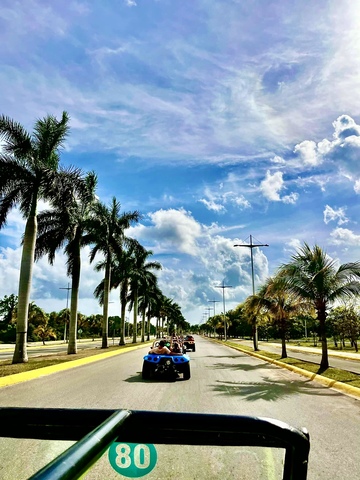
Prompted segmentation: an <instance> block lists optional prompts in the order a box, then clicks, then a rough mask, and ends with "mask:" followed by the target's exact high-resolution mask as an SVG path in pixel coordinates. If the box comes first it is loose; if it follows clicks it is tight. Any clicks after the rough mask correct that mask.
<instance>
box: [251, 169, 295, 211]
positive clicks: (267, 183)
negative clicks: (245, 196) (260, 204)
mask: <svg viewBox="0 0 360 480" xmlns="http://www.w3.org/2000/svg"><path fill="white" fill-rule="evenodd" d="M284 188H285V185H284V179H283V174H282V172H275V173H273V174H271V172H270V171H269V170H268V171H267V172H266V177H265V179H264V180H263V181H262V182H261V183H260V190H261V192H262V194H263V195H264V197H265V198H267V199H268V200H271V201H272V202H283V203H292V204H294V203H296V201H297V199H298V197H299V195H298V194H297V193H290V194H289V195H285V196H283V197H281V196H280V192H281V190H283V189H284Z"/></svg>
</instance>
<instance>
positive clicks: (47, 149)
mask: <svg viewBox="0 0 360 480" xmlns="http://www.w3.org/2000/svg"><path fill="white" fill-rule="evenodd" d="M68 122H69V117H68V114H67V113H66V112H63V114H62V118H61V120H60V121H58V120H57V119H56V118H55V117H53V116H51V115H48V116H47V117H45V118H44V119H39V120H37V121H36V123H35V126H34V131H33V133H32V134H29V133H28V132H27V131H26V130H25V129H24V127H23V126H22V125H20V124H19V123H17V122H15V121H13V120H12V119H10V118H9V117H6V116H4V115H2V116H0V140H2V142H3V150H4V152H3V153H1V154H0V228H2V227H3V226H4V225H5V224H6V218H7V215H8V213H9V212H10V210H11V209H12V208H14V207H15V206H18V207H19V209H20V212H21V213H22V215H23V217H24V218H25V219H26V226H25V232H24V236H23V247H22V257H21V265H20V278H19V294H18V296H19V304H18V319H17V324H16V345H15V351H14V356H13V363H24V362H27V361H28V355H27V347H26V341H27V330H28V308H29V300H30V291H31V281H32V271H33V265H34V256H35V242H36V235H37V206H38V201H39V200H40V199H43V200H45V201H46V200H47V201H48V200H51V199H52V198H54V196H55V195H56V191H57V189H56V183H57V180H58V169H59V160H60V156H59V150H60V148H61V146H62V145H63V142H64V140H65V138H66V136H67V134H68V131H69V126H68Z"/></svg>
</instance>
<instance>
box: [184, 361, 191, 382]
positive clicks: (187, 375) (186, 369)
mask: <svg viewBox="0 0 360 480" xmlns="http://www.w3.org/2000/svg"><path fill="white" fill-rule="evenodd" d="M183 376H184V380H189V378H190V376H191V375H190V364H189V363H185V365H184V366H183Z"/></svg>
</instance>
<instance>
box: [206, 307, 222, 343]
mask: <svg viewBox="0 0 360 480" xmlns="http://www.w3.org/2000/svg"><path fill="white" fill-rule="evenodd" d="M208 302H209V303H213V304H214V305H213V307H214V317H215V303H220V300H208ZM210 336H211V335H210ZM215 337H216V327H214V338H215Z"/></svg>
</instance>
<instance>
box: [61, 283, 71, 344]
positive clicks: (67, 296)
mask: <svg viewBox="0 0 360 480" xmlns="http://www.w3.org/2000/svg"><path fill="white" fill-rule="evenodd" d="M59 290H67V293H66V316H68V308H69V290H71V287H70V283H68V286H67V287H60V288H59ZM64 343H66V321H65V327H64Z"/></svg>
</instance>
